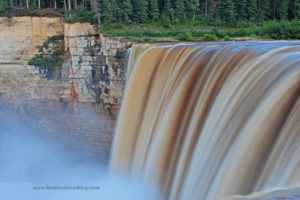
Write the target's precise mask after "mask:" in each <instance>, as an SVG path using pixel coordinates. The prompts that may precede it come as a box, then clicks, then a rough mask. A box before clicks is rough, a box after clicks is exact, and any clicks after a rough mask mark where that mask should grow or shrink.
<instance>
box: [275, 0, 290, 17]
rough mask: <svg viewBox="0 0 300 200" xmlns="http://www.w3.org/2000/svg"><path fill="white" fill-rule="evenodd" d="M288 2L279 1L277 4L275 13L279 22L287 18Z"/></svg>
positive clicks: (284, 0)
mask: <svg viewBox="0 0 300 200" xmlns="http://www.w3.org/2000/svg"><path fill="white" fill-rule="evenodd" d="M288 5H289V2H288V0H281V1H280V2H278V3H277V5H276V6H277V12H276V18H277V19H279V20H285V19H287V16H288Z"/></svg>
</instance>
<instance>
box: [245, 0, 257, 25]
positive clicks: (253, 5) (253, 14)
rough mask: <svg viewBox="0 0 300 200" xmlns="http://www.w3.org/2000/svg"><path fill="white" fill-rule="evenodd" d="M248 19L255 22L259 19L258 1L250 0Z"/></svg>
mask: <svg viewBox="0 0 300 200" xmlns="http://www.w3.org/2000/svg"><path fill="white" fill-rule="evenodd" d="M247 7H248V19H249V20H250V21H252V22H255V21H256V20H257V18H258V9H257V0H248V3H247Z"/></svg>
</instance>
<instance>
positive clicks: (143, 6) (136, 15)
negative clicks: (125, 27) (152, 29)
mask: <svg viewBox="0 0 300 200" xmlns="http://www.w3.org/2000/svg"><path fill="white" fill-rule="evenodd" d="M132 5H134V6H133V14H132V19H133V21H134V22H135V23H146V22H148V1H145V0H132Z"/></svg>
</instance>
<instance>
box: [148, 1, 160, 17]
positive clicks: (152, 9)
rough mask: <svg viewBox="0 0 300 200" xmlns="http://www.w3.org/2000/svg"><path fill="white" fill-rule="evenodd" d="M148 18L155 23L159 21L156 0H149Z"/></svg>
mask: <svg viewBox="0 0 300 200" xmlns="http://www.w3.org/2000/svg"><path fill="white" fill-rule="evenodd" d="M148 4H149V18H150V19H151V20H152V21H157V20H158V19H159V9H158V1H157V0H149V2H148Z"/></svg>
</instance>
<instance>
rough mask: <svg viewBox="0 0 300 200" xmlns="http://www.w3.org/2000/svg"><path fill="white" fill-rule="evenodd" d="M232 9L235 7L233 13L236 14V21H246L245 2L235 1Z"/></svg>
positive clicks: (246, 10) (246, 8)
mask: <svg viewBox="0 0 300 200" xmlns="http://www.w3.org/2000/svg"><path fill="white" fill-rule="evenodd" d="M234 7H235V13H236V16H237V19H239V20H241V19H242V20H246V19H248V7H247V0H235V1H234Z"/></svg>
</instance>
